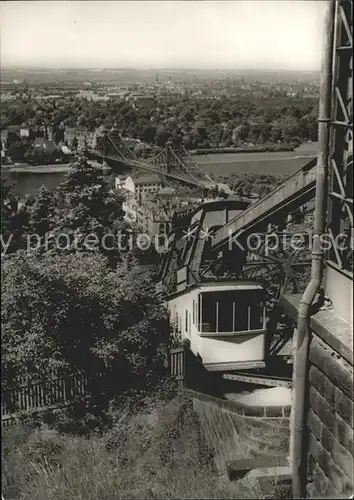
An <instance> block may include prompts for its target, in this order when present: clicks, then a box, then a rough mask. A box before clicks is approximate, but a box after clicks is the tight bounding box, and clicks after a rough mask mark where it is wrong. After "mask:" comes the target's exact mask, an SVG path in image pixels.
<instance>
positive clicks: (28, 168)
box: [1, 161, 111, 174]
mask: <svg viewBox="0 0 354 500" xmlns="http://www.w3.org/2000/svg"><path fill="white" fill-rule="evenodd" d="M90 163H91V164H92V165H94V166H95V167H96V168H99V169H100V170H105V171H108V170H111V169H110V167H107V166H105V165H102V164H101V163H98V162H94V161H90ZM71 170H72V167H71V163H61V164H58V163H56V164H52V165H29V164H28V163H19V164H14V165H1V171H2V172H9V173H23V174H52V173H54V174H55V173H56V174H64V173H67V172H70V171H71Z"/></svg>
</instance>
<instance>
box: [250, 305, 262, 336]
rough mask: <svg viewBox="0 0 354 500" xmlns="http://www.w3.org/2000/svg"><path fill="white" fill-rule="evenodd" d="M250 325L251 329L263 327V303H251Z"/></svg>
mask: <svg viewBox="0 0 354 500" xmlns="http://www.w3.org/2000/svg"><path fill="white" fill-rule="evenodd" d="M250 326H251V330H261V329H262V328H263V305H257V304H251V306H250Z"/></svg>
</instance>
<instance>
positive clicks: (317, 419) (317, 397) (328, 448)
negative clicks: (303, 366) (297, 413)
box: [307, 334, 354, 498]
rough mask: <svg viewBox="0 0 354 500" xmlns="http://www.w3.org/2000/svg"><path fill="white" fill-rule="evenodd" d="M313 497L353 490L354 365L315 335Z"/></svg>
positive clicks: (310, 467) (311, 433)
mask: <svg viewBox="0 0 354 500" xmlns="http://www.w3.org/2000/svg"><path fill="white" fill-rule="evenodd" d="M309 359H310V371H309V410H308V420H307V428H308V450H307V451H308V483H307V496H308V497H309V498H326V497H327V498H338V497H346V498H348V497H349V496H350V495H351V494H352V493H353V483H354V481H353V470H354V463H353V366H351V365H350V364H349V363H348V362H347V361H345V360H344V359H343V358H342V357H341V356H340V355H338V354H337V353H335V352H334V351H333V350H332V349H331V348H330V347H329V346H328V345H327V344H325V343H324V342H323V341H322V340H321V339H320V338H319V337H317V336H316V335H315V334H314V335H313V338H312V340H311V345H310V356H309Z"/></svg>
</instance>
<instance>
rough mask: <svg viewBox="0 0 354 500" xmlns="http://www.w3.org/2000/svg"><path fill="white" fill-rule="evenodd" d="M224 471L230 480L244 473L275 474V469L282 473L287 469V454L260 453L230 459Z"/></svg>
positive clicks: (254, 474)
mask: <svg viewBox="0 0 354 500" xmlns="http://www.w3.org/2000/svg"><path fill="white" fill-rule="evenodd" d="M225 466H226V471H227V475H228V478H229V479H230V481H234V480H237V479H241V478H242V477H244V476H245V475H246V474H248V475H250V474H251V471H252V474H251V476H254V477H261V476H262V475H263V476H271V475H273V477H274V476H275V475H276V471H277V469H279V472H281V473H284V471H285V470H286V471H287V470H288V466H289V463H288V457H287V456H274V455H273V456H271V455H260V456H257V457H254V458H246V459H242V460H230V461H228V462H226V464H225Z"/></svg>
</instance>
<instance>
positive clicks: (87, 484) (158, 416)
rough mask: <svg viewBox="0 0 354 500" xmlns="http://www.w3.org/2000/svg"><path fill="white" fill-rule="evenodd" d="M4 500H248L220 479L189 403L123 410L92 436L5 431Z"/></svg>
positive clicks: (21, 428)
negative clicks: (140, 410) (129, 410)
mask: <svg viewBox="0 0 354 500" xmlns="http://www.w3.org/2000/svg"><path fill="white" fill-rule="evenodd" d="M2 446H3V464H2V484H3V486H2V488H3V489H2V493H3V495H4V498H5V499H6V500H12V499H13V500H15V499H16V500H18V499H20V498H21V499H23V500H27V499H28V500H30V499H31V500H62V499H66V500H71V499H72V500H117V499H121V498H122V499H140V498H147V499H153V498H167V499H169V498H220V499H221V498H243V496H242V495H241V493H240V490H239V488H238V486H237V484H235V483H230V482H228V481H227V480H226V479H224V478H220V477H219V475H218V473H217V471H216V470H215V468H214V465H213V460H212V456H211V454H210V452H209V451H208V450H207V448H206V446H205V442H204V440H203V437H202V435H201V431H200V427H199V422H198V419H197V418H196V415H195V413H194V412H193V410H192V409H191V407H190V405H189V404H188V401H185V400H181V398H178V397H177V398H175V399H174V400H172V401H171V402H169V403H168V404H165V403H164V404H157V405H155V406H154V408H150V409H149V410H147V411H145V412H141V413H139V414H136V415H131V414H129V413H128V412H125V411H120V412H117V413H116V415H115V423H114V425H113V427H112V428H111V429H110V430H109V431H107V432H105V433H103V434H92V435H90V436H89V437H83V436H75V435H68V434H63V433H59V432H57V431H55V430H51V429H49V428H48V427H44V426H42V427H41V428H37V429H33V428H30V427H26V426H23V425H17V426H13V427H9V428H7V429H5V430H4V432H3V440H2Z"/></svg>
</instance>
